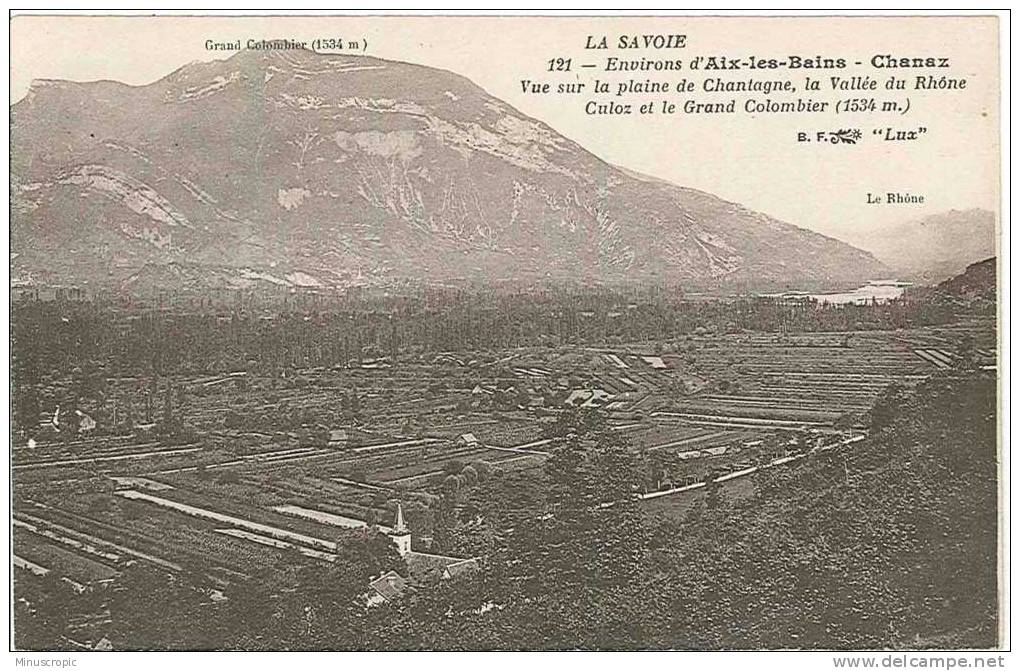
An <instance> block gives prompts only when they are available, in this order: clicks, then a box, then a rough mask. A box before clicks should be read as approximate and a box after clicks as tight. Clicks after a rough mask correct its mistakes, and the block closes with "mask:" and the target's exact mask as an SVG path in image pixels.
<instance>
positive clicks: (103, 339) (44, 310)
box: [12, 289, 952, 379]
mask: <svg viewBox="0 0 1020 671" xmlns="http://www.w3.org/2000/svg"><path fill="white" fill-rule="evenodd" d="M631 301H637V302H631ZM951 317H952V312H951V310H950V309H949V308H945V307H940V306H937V305H935V304H933V303H931V302H927V301H908V300H903V301H892V302H890V303H886V304H881V305H843V306H833V305H824V306H819V305H817V304H815V303H813V302H810V301H806V302H796V303H790V302H787V301H783V300H780V299H774V298H765V297H759V298H740V299H732V300H723V299H719V300H690V299H685V298H684V297H683V296H682V295H677V294H674V293H668V292H659V293H651V294H648V295H642V296H640V297H639V298H635V297H634V296H632V295H631V294H629V293H626V292H620V291H614V290H611V289H604V290H598V289H592V290H590V291H588V292H586V293H577V292H573V291H567V290H561V291H553V290H548V291H543V292H538V293H513V294H504V293H499V294H497V293H492V292H461V293H458V294H456V295H455V296H451V297H447V298H446V299H445V300H443V301H441V302H438V303H437V301H436V300H434V298H433V297H432V296H431V295H430V294H429V293H428V292H427V291H425V292H420V293H417V294H413V295H410V296H404V297H400V298H389V297H387V298H383V297H366V298H364V299H361V300H347V301H344V302H342V303H339V304H337V305H333V306H330V307H329V309H328V310H324V311H317V312H304V311H292V312H282V313H279V314H277V315H276V316H274V317H272V318H263V317H261V316H256V315H252V314H250V313H245V312H233V313H231V314H229V316H217V315H215V314H208V313H203V312H165V313H142V314H134V315H127V314H124V313H123V312H121V311H119V310H114V309H112V308H111V306H109V305H107V304H104V303H97V302H91V301H85V302H73V303H52V302H38V301H30V302H19V303H16V304H15V306H14V307H13V315H12V338H13V340H14V344H15V348H14V351H15V358H16V361H17V362H18V366H16V369H19V366H20V369H19V370H20V371H21V373H22V374H23V375H24V376H26V377H27V378H29V379H30V378H31V377H32V373H31V371H32V370H33V369H35V370H37V371H38V372H43V373H49V372H52V371H70V370H71V369H73V368H75V367H76V366H77V367H81V366H82V365H83V364H88V365H93V366H95V365H97V364H98V365H100V366H103V367H104V368H105V369H106V370H107V372H108V373H109V372H126V373H128V374H137V373H138V372H139V371H153V372H154V373H156V374H170V373H178V372H180V373H202V372H209V371H223V370H228V369H229V370H237V369H239V368H246V367H252V366H257V367H259V368H260V369H262V370H273V369H277V368H279V369H286V368H291V367H306V366H323V365H328V366H333V365H351V364H356V363H359V362H361V361H362V360H364V359H366V358H374V357H379V356H396V355H399V354H402V353H408V352H410V353H420V352H445V351H455V350H460V351H480V350H490V349H505V348H513V347H521V346H526V345H551V346H555V345H560V344H606V343H612V342H622V341H636V340H645V341H649V340H650V341H655V342H660V343H663V342H668V341H672V340H674V339H676V338H678V337H681V336H683V335H685V334H700V333H724V332H729V331H736V330H743V329H753V330H757V331H765V332H787V331H800V332H803V331H846V330H857V329H871V328H883V329H885V328H898V327H905V326H918V325H923V324H933V323H943V322H945V321H947V320H948V319H950V318H951Z"/></svg>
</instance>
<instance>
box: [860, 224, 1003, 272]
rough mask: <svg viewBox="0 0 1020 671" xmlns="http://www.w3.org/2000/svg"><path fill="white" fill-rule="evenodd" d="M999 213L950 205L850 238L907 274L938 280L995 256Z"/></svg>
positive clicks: (892, 266)
mask: <svg viewBox="0 0 1020 671" xmlns="http://www.w3.org/2000/svg"><path fill="white" fill-rule="evenodd" d="M995 239H996V233H995V214H994V213H992V212H989V211H988V210H982V209H976V208H975V209H970V210H950V211H948V212H943V213H940V214H935V215H931V216H929V217H924V218H923V219H915V220H913V221H906V222H903V223H901V224H898V225H895V226H891V227H887V228H881V229H876V230H870V231H861V232H859V233H857V234H856V237H849V238H848V241H849V242H850V243H852V244H855V245H857V246H858V247H860V248H862V249H866V250H868V251H869V252H871V253H873V254H874V255H875V256H876V257H877V258H878V259H879V260H880V261H882V262H884V263H886V264H887V265H889V266H890V267H891V268H893V269H894V270H896V271H898V272H900V273H901V274H902V275H903V279H917V280H921V281H924V282H926V283H930V282H937V281H940V280H943V279H946V278H948V277H952V276H953V275H956V274H959V273H961V272H963V271H964V269H966V268H967V266H968V265H970V264H972V263H974V262H976V261H980V260H982V259H987V258H988V257H990V256H995Z"/></svg>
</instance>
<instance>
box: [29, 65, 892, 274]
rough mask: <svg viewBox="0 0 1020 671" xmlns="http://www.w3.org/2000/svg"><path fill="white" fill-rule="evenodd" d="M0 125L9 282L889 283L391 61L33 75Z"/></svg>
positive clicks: (466, 86)
mask: <svg viewBox="0 0 1020 671" xmlns="http://www.w3.org/2000/svg"><path fill="white" fill-rule="evenodd" d="M11 118H12V131H11V138H12V143H13V150H12V153H13V165H12V177H11V180H12V183H11V190H12V199H13V208H12V221H11V235H12V261H11V265H12V273H13V277H14V280H15V281H16V282H29V283H32V282H34V283H79V284H80V283H88V285H89V286H97V285H100V286H107V287H119V288H122V289H126V290H131V289H132V288H139V287H142V286H167V287H174V286H189V287H198V288H201V287H210V288H212V287H221V288H222V287H257V286H265V287H285V288H286V287H295V288H301V287H304V288H315V287H329V286H345V285H348V284H352V283H357V284H366V285H372V284H381V283H385V282H388V281H392V280H395V279H416V280H426V281H431V280H435V281H443V280H454V279H468V280H483V279H488V280H492V279H520V280H543V279H548V280H572V281H600V282H616V281H652V282H681V283H684V284H685V285H688V286H692V287H726V286H730V287H741V286H745V287H746V286H753V287H759V286H763V285H784V286H786V285H796V286H798V287H799V286H812V285H815V286H817V285H833V284H840V285H846V284H849V283H853V282H857V281H861V280H866V279H869V278H873V277H878V276H883V275H886V274H888V269H887V268H885V267H884V266H883V265H882V264H881V263H880V262H878V261H877V260H875V259H874V258H873V257H872V256H871V255H869V254H867V253H865V252H862V251H860V250H858V249H855V248H854V247H851V246H849V245H847V244H844V243H842V242H839V241H837V240H834V239H832V238H828V237H825V236H822V235H818V234H815V233H812V232H809V231H807V230H804V229H801V228H797V227H795V226H792V225H789V224H786V223H783V222H781V221H777V220H775V219H773V218H771V217H769V216H767V215H764V214H761V213H757V212H753V211H750V210H747V209H745V208H743V207H741V206H740V205H737V204H734V203H729V202H725V201H723V200H721V199H719V198H716V197H715V196H712V195H710V194H708V193H703V192H700V191H695V190H691V189H685V188H681V187H677V186H674V185H670V184H667V183H664V182H659V181H654V180H645V179H637V178H635V177H633V176H631V175H629V174H627V173H625V172H624V171H622V170H620V169H618V168H616V167H613V166H611V165H609V164H607V163H605V162H603V161H601V160H599V159H598V158H596V157H595V156H593V155H592V154H590V153H589V152H587V151H585V150H584V149H583V148H582V147H580V146H578V145H577V144H575V143H573V142H571V141H570V140H568V139H566V138H565V137H563V136H561V135H559V134H558V133H556V132H555V131H553V130H552V129H551V128H549V127H548V126H546V125H544V124H542V123H541V122H538V121H536V120H534V119H531V118H528V117H526V116H524V115H522V114H521V113H520V112H518V111H516V110H515V109H513V108H511V107H510V106H508V105H506V104H505V103H503V102H501V101H500V100H498V99H496V98H494V97H492V96H490V95H488V94H487V93H486V92H485V91H483V90H482V89H481V88H479V87H478V86H476V85H474V84H473V83H471V82H470V81H468V80H467V79H465V78H463V77H460V76H458V75H454V74H451V73H449V72H445V71H441V70H435V69H431V68H426V67H421V66H416V65H410V64H406V63H398V62H390V61H384V60H379V59H375V58H370V57H364V56H360V57H352V56H340V55H324V54H316V53H312V52H308V51H278V52H264V51H263V52H248V51H246V52H240V53H238V54H236V55H235V56H233V57H231V58H229V59H227V60H224V61H215V62H211V63H195V64H191V65H188V66H185V67H183V68H181V69H179V70H177V71H176V72H174V73H172V74H170V75H169V76H167V77H165V78H164V79H161V80H159V81H157V82H155V83H153V84H150V85H147V86H141V87H132V86H127V85H124V84H120V83H117V82H108V81H104V82H94V83H84V84H82V83H71V82H65V81H37V82H35V84H34V85H33V87H32V89H31V91H30V92H29V94H28V95H27V96H26V97H25V98H24V99H23V100H21V101H19V102H18V103H17V104H15V105H14V106H13V107H12V109H11ZM690 160H691V161H692V162H693V161H697V160H698V157H694V156H692V157H690Z"/></svg>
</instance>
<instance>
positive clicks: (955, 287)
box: [936, 257, 998, 309]
mask: <svg viewBox="0 0 1020 671" xmlns="http://www.w3.org/2000/svg"><path fill="white" fill-rule="evenodd" d="M997 282H998V280H997V277H996V272H995V258H994V257H993V258H990V259H985V260H984V261H978V262H977V263H972V264H970V265H969V266H967V270H965V271H964V272H963V273H962V274H960V275H956V276H955V277H951V278H950V279H948V280H945V281H944V282H941V283H939V285H938V287H936V292H937V295H938V296H939V297H941V298H947V299H950V300H954V301H964V302H965V303H967V304H968V305H975V304H984V305H986V306H990V307H991V308H993V309H994V307H995V300H996V287H997Z"/></svg>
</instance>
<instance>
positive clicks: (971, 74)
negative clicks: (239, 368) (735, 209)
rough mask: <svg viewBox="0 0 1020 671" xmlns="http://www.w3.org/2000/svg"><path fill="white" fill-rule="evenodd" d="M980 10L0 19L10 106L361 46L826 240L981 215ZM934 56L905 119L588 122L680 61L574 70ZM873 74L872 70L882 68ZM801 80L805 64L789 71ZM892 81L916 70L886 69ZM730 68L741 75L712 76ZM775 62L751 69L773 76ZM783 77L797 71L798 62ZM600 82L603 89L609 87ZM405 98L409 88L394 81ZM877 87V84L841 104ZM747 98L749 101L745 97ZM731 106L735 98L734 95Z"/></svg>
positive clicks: (989, 154) (989, 181) (985, 136)
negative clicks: (546, 88) (846, 131)
mask: <svg viewBox="0 0 1020 671" xmlns="http://www.w3.org/2000/svg"><path fill="white" fill-rule="evenodd" d="M997 32H998V25H997V20H996V19H995V18H994V17H976V16H970V17H881V18H864V17H825V18H821V17H819V18H804V17H800V18H796V19H792V18H772V17H769V18H765V17H757V18H737V17H725V18H723V17H678V16H670V17H661V16H659V17H626V18H620V17H610V18H607V17H586V18H574V17H570V18H565V17H449V16H447V17H427V16H416V17H409V16H387V17H383V16H358V17H321V16H319V17H308V16H305V17H292V16H291V17H280V16H277V17H269V16H262V17H225V16H223V17H185V16H174V17H143V16H133V17H109V16H107V17H102V16H96V17H89V16H74V17H68V16H45V17H44V16H17V17H15V18H14V19H13V20H12V23H11V35H10V39H11V92H10V93H11V101H12V102H15V101H17V100H19V99H21V98H22V97H24V95H25V94H26V93H27V91H28V89H29V86H30V84H31V82H32V80H33V79H68V80H74V81H94V80H100V79H111V80H117V81H121V82H124V83H126V84H132V85H144V84H148V83H151V82H153V81H156V80H157V79H160V78H162V77H164V76H165V75H167V74H169V73H170V72H172V71H173V70H175V69H177V68H179V67H181V66H182V65H185V64H187V63H190V62H193V61H211V60H219V59H223V58H226V57H228V56H230V55H232V53H223V52H216V51H210V50H207V49H206V46H205V44H206V41H207V40H213V41H216V42H226V41H233V40H238V39H240V40H242V42H243V41H246V40H248V39H249V38H254V39H282V38H286V39H294V40H300V41H308V42H311V40H313V39H315V38H317V37H318V38H324V39H334V38H340V39H342V40H343V41H345V42H346V41H355V40H357V41H359V42H360V41H362V40H366V41H367V44H368V48H367V50H366V51H365V52H364V53H366V54H367V55H370V56H376V57H380V58H388V59H394V60H402V61H408V62H413V63H418V64H421V65H427V66H432V67H438V68H442V69H445V70H450V71H453V72H456V73H458V74H461V75H464V76H466V77H468V78H469V79H471V80H472V81H474V82H475V83H476V84H478V85H479V86H481V87H482V88H484V89H485V90H486V91H488V92H489V93H490V94H492V95H494V96H496V97H498V98H500V99H502V100H504V101H506V102H507V103H509V104H511V105H513V106H514V107H516V108H517V109H518V110H520V111H521V112H523V113H525V114H527V115H529V116H532V117H534V118H536V119H539V120H541V121H543V122H544V123H546V124H548V125H549V126H551V127H552V128H554V129H555V130H557V131H558V132H560V133H562V134H563V135H565V136H567V137H569V138H570V139H572V140H574V141H575V142H577V143H578V144H580V145H582V146H583V147H585V148H586V149H588V150H589V151H591V152H592V153H594V154H595V155H597V156H599V157H600V158H602V159H604V160H606V161H608V162H610V163H614V164H617V165H620V166H623V167H626V168H628V169H631V170H635V171H638V172H641V173H645V174H648V175H653V176H655V177H659V178H662V179H665V180H668V181H671V182H674V183H676V184H680V185H683V186H687V187H692V188H696V189H701V190H704V191H708V192H710V193H714V194H716V195H718V196H720V197H722V198H725V199H727V200H731V201H735V202H739V203H741V204H743V205H745V206H747V207H749V208H751V209H755V210H759V211H762V212H765V213H768V214H770V215H772V216H774V217H777V218H779V219H782V220H784V221H788V222H790V223H792V224H796V225H798V226H802V227H805V228H809V229H812V230H815V231H818V232H820V233H824V234H826V235H831V236H833V237H838V238H841V239H844V240H850V241H860V240H861V239H862V238H863V239H866V237H867V232H868V231H872V230H876V229H879V228H882V227H886V226H891V225H894V224H897V223H899V222H903V221H908V220H913V219H917V218H920V217H923V216H926V215H930V214H934V213H938V212H943V211H946V210H949V209H966V208H971V207H983V208H986V209H990V210H993V211H998V202H999V118H998V115H999V98H998V95H999V93H998V91H999V82H998V73H999V67H998V53H999V50H998V45H997V39H998V36H997ZM644 34H684V35H686V36H687V38H686V44H687V46H686V47H685V48H684V49H678V50H660V51H657V50H653V49H641V50H633V49H630V50H626V51H623V50H618V49H610V50H608V51H605V52H594V51H591V50H586V49H585V48H584V47H585V44H586V42H587V38H588V36H589V35H592V36H596V38H597V37H600V36H603V35H605V36H607V37H608V38H609V41H610V43H613V42H615V41H616V39H618V36H620V35H644ZM876 54H877V55H889V56H894V57H916V56H933V57H946V58H949V59H950V62H951V64H952V67H951V68H950V69H949V70H944V71H938V70H925V71H921V72H923V73H927V72H934V73H936V74H938V75H941V74H946V75H947V76H952V77H957V78H966V79H967V88H966V89H965V90H963V91H954V92H943V93H941V94H933V93H932V92H918V91H912V90H909V91H905V92H899V93H898V94H897V95H896V97H897V99H899V100H902V99H904V98H909V100H910V105H911V109H910V111H909V112H908V114H904V115H898V114H896V115H892V114H890V113H884V114H863V115H862V114H852V113H843V114H839V115H835V114H825V115H791V114H787V115H782V114H776V115H769V114H759V115H744V114H739V115H720V114H714V115H713V114H701V115H693V114H673V115H665V114H661V113H657V114H652V115H636V114H634V115H630V116H621V115H591V114H586V113H585V109H584V108H585V103H587V102H588V101H589V100H598V101H599V102H605V101H607V100H609V99H611V98H613V96H612V95H608V96H607V95H593V94H590V89H591V87H592V81H593V80H594V79H596V78H601V79H604V80H610V81H612V82H614V85H615V82H618V81H625V80H626V79H627V78H628V77H629V76H633V77H634V78H635V79H638V80H644V79H646V78H647V79H651V80H653V81H657V82H658V81H661V82H667V83H670V84H671V85H673V84H675V83H676V82H677V81H678V80H680V79H683V78H684V77H685V76H686V77H690V78H692V79H696V80H699V81H700V79H702V78H703V77H704V75H699V74H696V73H691V72H664V73H648V72H643V73H641V72H639V73H633V74H632V75H626V74H625V75H621V74H619V73H614V74H607V73H603V72H600V71H599V70H598V68H596V69H582V68H580V67H579V65H580V64H581V63H592V62H594V63H597V64H601V63H602V62H603V61H604V59H605V58H606V57H607V56H616V57H622V58H628V59H633V58H641V57H645V58H653V59H674V58H680V59H682V60H684V61H685V67H686V66H687V64H688V62H689V60H690V59H691V58H693V57H695V56H712V55H719V56H728V57H739V58H742V59H743V58H748V57H750V56H755V57H762V58H777V59H783V60H785V59H786V58H787V57H788V56H790V55H802V56H816V55H817V56H824V57H832V58H836V57H842V58H845V59H847V61H848V62H850V63H853V62H855V61H862V62H865V63H867V62H868V61H870V59H871V58H872V56H874V55H876ZM553 58H570V59H572V69H571V70H572V71H571V72H570V73H562V72H557V73H549V72H547V71H546V70H547V68H548V65H549V60H550V59H553ZM885 72H887V71H882V72H881V73H880V74H879V76H878V78H879V80H880V81H883V82H884V79H885V78H886V77H887V76H888V75H886V74H885ZM805 73H807V72H806V71H805ZM876 73H877V71H876V70H875V69H872V68H864V67H851V68H850V69H848V70H846V71H819V72H817V73H815V72H812V73H809V74H813V75H815V76H817V77H819V78H821V79H823V81H827V77H829V76H831V75H839V76H844V75H845V76H851V75H854V74H872V75H875V74H876ZM899 73H901V74H903V75H906V76H907V77H908V79H910V81H911V84H912V82H913V77H914V76H915V75H916V74H918V73H919V72H914V71H899ZM718 74H719V75H720V76H721V77H724V78H727V79H738V80H739V79H746V77H747V76H748V73H747V72H737V73H727V72H720V73H718ZM787 75H788V73H786V72H785V71H783V70H779V71H776V72H775V73H774V74H773V75H765V77H766V78H769V79H772V78H776V79H779V78H784V77H786V76H787ZM524 79H528V80H533V81H547V82H549V83H551V84H552V85H553V87H554V88H555V86H556V85H557V84H558V83H568V82H574V83H576V82H584V83H585V84H586V88H587V89H588V91H587V92H585V93H582V94H579V95H572V96H556V95H550V94H526V93H524V92H523V91H522V86H521V80H524ZM793 79H794V81H795V82H798V83H799V82H800V81H801V79H802V76H801V73H800V72H798V73H797V74H796V75H794V76H793ZM614 88H615V86H614ZM409 95H411V93H410V92H409ZM800 95H801V97H815V98H818V99H824V100H830V101H835V100H838V99H840V98H841V97H843V96H835V95H833V94H832V93H828V92H825V91H823V92H821V93H815V94H812V93H810V92H803V93H801V94H800ZM864 95H867V96H874V97H875V98H878V99H881V98H883V97H885V96H887V94H886V93H885V92H884V91H882V90H879V91H877V92H871V93H866V94H861V93H847V94H845V96H847V97H859V96H864ZM663 97H669V98H670V99H671V100H673V101H674V102H682V101H683V100H684V99H685V97H690V98H693V99H695V100H706V101H707V100H715V99H718V98H713V97H711V96H708V95H706V94H704V93H701V92H700V91H699V92H696V93H693V94H686V96H684V95H681V94H676V93H672V94H669V95H668V96H664V95H651V96H644V97H641V98H640V99H641V100H649V101H659V100H661V99H662V98H663ZM755 97H758V98H761V97H763V96H761V95H760V94H759V95H756V96H755ZM741 104H742V101H741V99H740V98H738V105H741ZM886 127H890V128H894V129H898V130H899V129H916V128H919V127H924V128H925V129H926V130H925V132H924V133H923V134H922V135H921V136H919V139H918V140H915V141H908V142H888V141H882V140H879V139H877V138H876V136H874V135H872V134H871V132H872V131H875V130H881V129H883V128H886ZM843 128H859V129H861V130H862V131H863V133H864V138H863V139H862V140H861V141H860V142H859V143H857V144H856V145H845V144H844V145H829V144H820V143H804V142H797V141H796V137H797V133H798V132H806V133H807V134H808V135H809V136H813V135H814V133H815V132H817V131H830V130H838V129H843ZM888 192H899V193H911V194H915V195H923V196H924V198H925V202H924V203H923V204H909V205H873V204H868V202H867V194H868V193H875V194H886V193H888Z"/></svg>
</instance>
